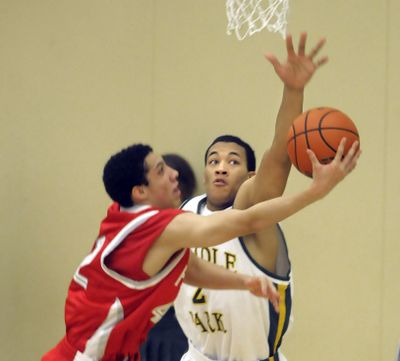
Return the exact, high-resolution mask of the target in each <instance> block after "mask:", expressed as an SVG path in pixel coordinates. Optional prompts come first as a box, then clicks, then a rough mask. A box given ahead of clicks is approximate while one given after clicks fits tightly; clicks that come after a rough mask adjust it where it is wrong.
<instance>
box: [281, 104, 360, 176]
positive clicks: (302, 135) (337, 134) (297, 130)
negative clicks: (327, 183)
mask: <svg viewBox="0 0 400 361" xmlns="http://www.w3.org/2000/svg"><path fill="white" fill-rule="evenodd" d="M344 137H346V138H347V142H346V146H345V154H346V153H347V152H348V150H349V149H350V147H351V145H352V144H353V142H354V141H356V140H359V139H360V137H359V135H358V130H357V128H356V126H355V125H354V123H353V121H352V120H351V119H350V118H349V117H348V116H347V115H346V114H344V113H343V112H341V111H340V110H337V109H333V108H328V107H320V108H314V109H310V110H307V111H306V112H304V113H302V114H300V115H299V116H298V117H297V118H296V119H295V121H294V122H293V125H292V127H291V128H290V130H289V133H288V137H287V150H288V154H289V158H290V160H291V162H292V164H293V165H294V166H295V167H296V168H297V169H298V170H299V171H300V172H301V173H303V174H305V175H306V176H308V177H312V165H311V161H310V158H309V157H308V154H307V152H306V150H307V149H311V150H312V151H313V152H314V153H315V155H316V156H317V158H318V160H319V161H320V162H321V163H325V164H327V163H329V162H331V161H332V159H333V158H334V157H335V154H336V150H337V148H338V146H339V143H340V141H341V139H342V138H344Z"/></svg>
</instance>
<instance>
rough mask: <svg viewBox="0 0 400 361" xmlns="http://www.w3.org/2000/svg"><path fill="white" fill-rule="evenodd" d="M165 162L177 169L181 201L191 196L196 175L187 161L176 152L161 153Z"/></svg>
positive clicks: (194, 188)
mask: <svg viewBox="0 0 400 361" xmlns="http://www.w3.org/2000/svg"><path fill="white" fill-rule="evenodd" d="M163 158H164V161H165V163H167V165H168V166H170V167H171V168H173V169H175V170H177V171H178V173H179V174H178V182H179V189H180V191H181V193H182V194H181V199H182V201H184V200H186V199H189V198H192V197H193V194H194V191H195V190H196V187H197V181H196V176H195V175H194V171H193V169H192V167H191V166H190V164H189V162H188V161H187V160H186V159H185V158H183V157H182V156H180V155H179V154H176V153H168V154H164V155H163Z"/></svg>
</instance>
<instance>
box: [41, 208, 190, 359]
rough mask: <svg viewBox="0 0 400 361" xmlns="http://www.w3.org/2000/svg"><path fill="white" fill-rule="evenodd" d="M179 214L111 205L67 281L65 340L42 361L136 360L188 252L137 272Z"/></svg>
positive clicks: (168, 301)
mask: <svg viewBox="0 0 400 361" xmlns="http://www.w3.org/2000/svg"><path fill="white" fill-rule="evenodd" d="M181 212H182V211H181V210H174V209H166V210H161V209H157V208H151V207H148V206H144V207H143V206H142V207H132V208H131V209H120V206H119V205H118V204H116V203H114V204H113V205H111V207H110V208H109V209H108V213H107V216H106V218H105V219H104V220H103V221H102V223H101V226H100V232H99V236H98V239H97V241H96V242H95V245H94V247H93V249H92V252H91V253H90V254H89V255H88V256H87V257H86V258H85V259H84V260H83V262H82V263H81V264H80V266H79V267H78V269H77V271H76V272H75V275H74V277H73V280H72V281H71V284H70V287H69V290H68V295H67V300H66V305H65V324H66V336H65V337H64V339H63V340H62V341H61V342H60V343H59V344H58V345H57V346H56V347H55V348H54V349H53V350H51V351H50V352H49V353H47V354H46V355H45V356H44V357H43V359H42V360H43V361H47V360H49V361H50V360H57V361H61V360H70V361H72V360H74V361H76V360H85V361H86V360H87V361H100V360H101V361H117V360H121V361H122V360H124V361H127V360H129V361H130V360H139V358H140V357H139V353H138V351H139V347H140V344H141V343H143V341H144V340H145V338H146V336H147V333H148V332H149V330H150V328H151V327H152V325H154V324H155V323H156V322H157V321H159V320H160V319H161V317H162V316H163V314H164V313H165V312H166V311H167V310H168V308H169V306H170V305H171V304H172V303H173V300H174V299H175V297H176V295H177V293H178V290H179V287H180V286H181V283H182V279H183V277H184V272H185V270H186V267H187V263H188V260H189V254H190V251H189V250H187V249H184V250H182V251H179V252H177V253H176V254H175V255H174V256H173V257H171V259H170V260H169V262H168V263H167V264H166V266H165V267H164V268H163V269H162V270H161V271H160V272H159V273H158V274H157V275H155V276H153V277H149V276H148V275H147V274H146V273H145V272H144V271H143V261H144V258H145V255H146V253H147V251H148V250H149V248H150V247H151V246H152V244H153V243H154V241H155V240H156V239H157V238H158V237H159V236H160V235H161V233H162V232H163V230H164V229H165V227H166V226H167V225H168V224H169V222H170V221H171V220H172V219H173V218H174V217H175V216H176V215H177V214H179V213H181Z"/></svg>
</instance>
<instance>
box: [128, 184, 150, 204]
mask: <svg viewBox="0 0 400 361" xmlns="http://www.w3.org/2000/svg"><path fill="white" fill-rule="evenodd" d="M131 195H132V200H133V203H134V204H140V203H143V202H144V201H145V200H146V199H147V192H146V186H144V185H137V186H134V187H133V188H132V193H131Z"/></svg>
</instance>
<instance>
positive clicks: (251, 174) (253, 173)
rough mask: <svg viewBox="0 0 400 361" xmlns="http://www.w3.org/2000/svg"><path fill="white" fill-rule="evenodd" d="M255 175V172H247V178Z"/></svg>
mask: <svg viewBox="0 0 400 361" xmlns="http://www.w3.org/2000/svg"><path fill="white" fill-rule="evenodd" d="M255 175H256V172H255V171H254V170H252V171H250V172H247V178H251V177H254V176H255Z"/></svg>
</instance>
